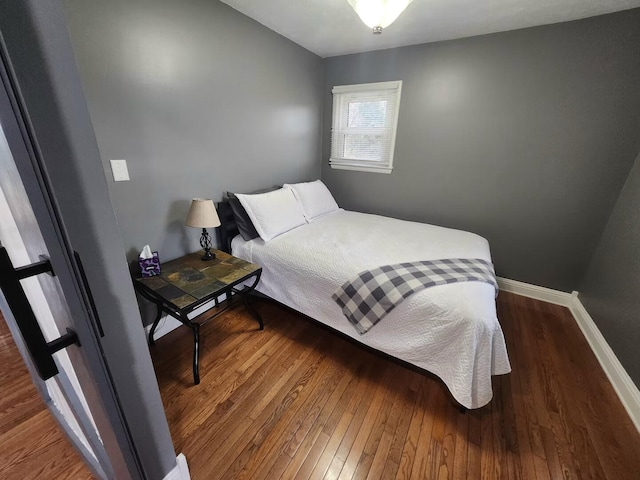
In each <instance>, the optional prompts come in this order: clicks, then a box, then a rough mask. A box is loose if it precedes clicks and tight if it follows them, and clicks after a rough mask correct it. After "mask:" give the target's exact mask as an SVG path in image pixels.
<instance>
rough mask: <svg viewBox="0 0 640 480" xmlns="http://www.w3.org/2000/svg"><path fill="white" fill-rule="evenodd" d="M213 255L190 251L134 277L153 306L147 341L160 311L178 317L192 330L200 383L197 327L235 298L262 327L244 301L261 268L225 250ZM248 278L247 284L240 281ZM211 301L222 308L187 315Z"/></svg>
mask: <svg viewBox="0 0 640 480" xmlns="http://www.w3.org/2000/svg"><path fill="white" fill-rule="evenodd" d="M213 252H214V253H215V255H216V258H215V259H213V260H211V261H203V260H202V259H201V257H202V254H203V252H196V253H190V254H189V255H185V256H184V257H180V258H176V259H175V260H171V261H169V262H166V263H163V264H162V274H161V275H156V276H154V277H142V278H134V282H133V283H134V286H135V289H136V291H138V293H140V295H142V296H143V297H144V298H146V299H147V300H149V301H151V302H153V303H154V304H155V305H156V307H157V314H156V318H155V321H154V322H153V325H152V327H151V330H150V331H149V344H150V345H153V344H154V340H153V334H154V332H155V330H156V327H157V326H158V322H160V318H161V316H162V313H163V312H165V313H167V314H168V315H171V316H172V317H174V318H176V319H178V320H179V321H180V322H182V323H183V324H184V325H186V326H187V327H189V328H190V329H191V330H192V331H193V381H194V383H195V384H196V385H197V384H199V383H200V374H199V365H198V361H199V358H198V357H199V348H200V327H201V326H202V325H204V324H205V323H206V322H208V321H209V320H212V319H213V318H215V317H217V316H218V315H220V314H221V313H223V312H225V311H226V310H227V309H229V308H231V307H232V306H234V305H235V304H236V303H238V302H239V301H242V302H244V304H245V306H246V308H247V311H249V313H251V314H252V315H253V317H254V318H255V319H256V320H257V321H258V324H259V325H260V330H263V329H264V324H263V322H262V318H261V317H260V315H259V314H258V312H256V311H255V309H254V308H253V307H252V306H251V304H250V303H249V301H248V297H247V296H248V294H249V293H251V292H252V291H253V290H254V289H255V287H256V285H258V282H259V281H260V275H261V274H262V268H261V267H259V266H258V265H254V264H253V263H249V262H247V261H245V260H242V259H240V258H236V257H234V256H233V255H229V254H228V253H225V252H221V251H219V250H213ZM245 282H251V283H250V285H243V284H244V283H245ZM208 302H212V303H211V308H215V307H220V306H222V308H221V309H220V310H219V311H217V312H216V313H215V314H214V315H212V316H211V317H209V318H207V320H206V321H204V322H195V321H193V320H190V319H189V314H190V313H192V312H193V311H194V310H196V309H197V308H199V307H201V306H203V305H204V304H206V303H208Z"/></svg>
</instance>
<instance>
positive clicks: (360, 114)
mask: <svg viewBox="0 0 640 480" xmlns="http://www.w3.org/2000/svg"><path fill="white" fill-rule="evenodd" d="M386 117H387V101H386V100H377V101H373V102H349V113H348V117H347V126H349V127H359V128H362V127H373V128H378V127H384V125H385V120H386Z"/></svg>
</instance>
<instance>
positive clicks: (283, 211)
mask: <svg viewBox="0 0 640 480" xmlns="http://www.w3.org/2000/svg"><path fill="white" fill-rule="evenodd" d="M236 197H237V198H238V200H240V203H241V204H242V206H243V207H244V209H245V210H246V211H247V215H249V218H250V219H251V222H253V226H254V227H256V231H257V232H258V235H260V238H262V239H263V240H264V241H265V242H268V241H269V240H271V239H272V238H274V237H277V236H278V235H281V234H283V233H284V232H288V231H289V230H291V229H293V228H296V227H299V226H300V225H303V224H305V223H307V221H306V220H305V218H304V212H303V211H302V207H301V206H300V204H299V203H298V201H297V200H296V198H295V196H294V195H293V192H292V191H291V190H290V189H288V188H281V189H279V190H274V191H273V192H268V193H260V194H257V195H242V194H236Z"/></svg>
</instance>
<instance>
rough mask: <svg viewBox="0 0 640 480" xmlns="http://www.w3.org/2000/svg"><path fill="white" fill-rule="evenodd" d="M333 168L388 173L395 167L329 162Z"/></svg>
mask: <svg viewBox="0 0 640 480" xmlns="http://www.w3.org/2000/svg"><path fill="white" fill-rule="evenodd" d="M329 165H330V166H331V168H334V169H336V170H354V171H356V172H371V173H386V174H389V173H391V172H392V171H393V167H386V166H385V167H374V166H369V165H349V164H344V163H334V162H329Z"/></svg>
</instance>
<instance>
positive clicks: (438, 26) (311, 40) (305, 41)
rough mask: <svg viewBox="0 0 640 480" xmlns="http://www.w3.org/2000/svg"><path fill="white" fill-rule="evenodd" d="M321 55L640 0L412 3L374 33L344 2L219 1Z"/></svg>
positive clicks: (508, 26) (542, 21)
mask: <svg viewBox="0 0 640 480" xmlns="http://www.w3.org/2000/svg"><path fill="white" fill-rule="evenodd" d="M222 2H223V3H226V4H227V5H229V6H231V7H233V8H235V9H236V10H238V11H240V12H242V13H244V14H245V15H247V16H248V17H251V18H253V19H254V20H256V21H258V22H260V23H261V24H263V25H265V26H266V27H268V28H270V29H271V30H275V31H276V32H278V33H279V34H281V35H283V36H284V37H287V38H288V39H290V40H292V41H294V42H295V43H297V44H299V45H301V46H303V47H304V48H306V49H307V50H310V51H312V52H314V53H316V54H318V55H320V56H321V57H332V56H335V55H343V54H347V53H357V52H366V51H370V50H380V49H384V48H392V47H399V46H404V45H415V44H419V43H427V42H435V41H439V40H450V39H452V38H462V37H471V36H474V35H483V34H486V33H494V32H504V31H507V30H515V29H518V28H526V27H532V26H535V25H546V24H550V23H558V22H565V21H569V20H577V19H579V18H586V17H592V16H595V15H602V14H604V13H611V12H616V11H618V10H626V9H629V8H634V7H640V0H414V1H413V3H411V4H410V5H409V6H408V7H407V9H406V10H405V11H404V12H403V13H402V14H401V15H400V17H399V18H398V19H397V20H396V21H395V22H394V23H393V24H392V25H390V26H389V27H387V28H386V29H385V30H384V32H383V33H382V35H373V34H372V33H371V29H369V28H368V27H367V26H365V25H364V24H363V23H362V21H361V20H360V18H359V17H358V15H357V14H356V13H355V12H354V11H353V9H352V8H351V6H350V5H349V4H348V3H347V0H222Z"/></svg>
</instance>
